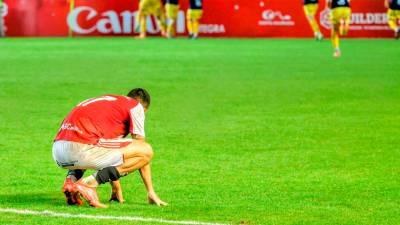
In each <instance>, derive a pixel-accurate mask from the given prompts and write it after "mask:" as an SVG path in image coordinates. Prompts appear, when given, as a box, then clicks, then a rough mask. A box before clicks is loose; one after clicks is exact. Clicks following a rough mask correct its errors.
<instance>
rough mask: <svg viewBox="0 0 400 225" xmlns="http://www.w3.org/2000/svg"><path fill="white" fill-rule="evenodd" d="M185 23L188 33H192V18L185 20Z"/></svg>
mask: <svg viewBox="0 0 400 225" xmlns="http://www.w3.org/2000/svg"><path fill="white" fill-rule="evenodd" d="M186 24H187V29H188V32H189V34H193V25H192V20H187V21H186Z"/></svg>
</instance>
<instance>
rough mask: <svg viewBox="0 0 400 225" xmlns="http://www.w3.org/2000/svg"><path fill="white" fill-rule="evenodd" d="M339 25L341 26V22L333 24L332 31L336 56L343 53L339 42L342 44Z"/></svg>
mask: <svg viewBox="0 0 400 225" xmlns="http://www.w3.org/2000/svg"><path fill="white" fill-rule="evenodd" d="M339 26H340V24H335V25H333V27H332V32H331V39H332V45H333V48H334V50H335V52H334V57H340V55H341V52H340V47H339V44H340V38H339Z"/></svg>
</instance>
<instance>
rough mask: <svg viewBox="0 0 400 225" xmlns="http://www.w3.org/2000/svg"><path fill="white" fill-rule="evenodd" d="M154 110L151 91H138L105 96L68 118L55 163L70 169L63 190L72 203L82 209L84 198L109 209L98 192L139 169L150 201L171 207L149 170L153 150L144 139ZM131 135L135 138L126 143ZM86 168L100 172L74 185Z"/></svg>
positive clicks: (57, 140) (79, 107) (58, 138)
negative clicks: (150, 109)
mask: <svg viewBox="0 0 400 225" xmlns="http://www.w3.org/2000/svg"><path fill="white" fill-rule="evenodd" d="M149 105H150V95H149V94H148V93H147V91H145V90H144V89H141V88H136V89H133V90H132V91H130V92H129V93H128V95H127V96H118V95H104V96H100V97H97V98H92V99H88V100H86V101H83V102H81V103H80V104H78V105H77V106H76V107H75V108H74V109H73V110H72V111H71V112H70V113H69V115H68V116H67V117H66V118H65V119H64V121H63V123H62V125H61V127H60V129H59V131H58V133H57V136H56V138H55V141H54V144H53V158H54V160H55V161H56V162H57V165H58V166H60V167H62V168H64V169H69V170H70V171H69V173H68V176H67V179H66V181H65V182H64V187H63V192H64V194H65V195H66V197H67V202H68V203H74V202H75V203H77V204H79V197H78V196H77V195H76V194H77V193H79V194H80V195H82V197H84V198H85V199H86V200H88V202H89V203H90V205H92V206H94V207H106V206H105V205H103V204H101V203H100V202H99V200H98V196H97V193H96V189H95V188H96V187H97V186H98V185H100V184H103V183H106V182H110V181H117V180H119V178H120V177H121V176H124V175H127V174H128V173H130V172H132V171H134V170H137V169H138V170H139V171H140V174H141V176H142V179H143V182H144V184H145V186H146V189H147V191H148V198H149V202H150V203H155V204H157V205H165V204H166V203H165V202H163V201H162V200H160V198H159V197H158V196H157V194H156V193H155V191H154V188H153V185H152V180H151V171H150V170H151V169H150V165H149V162H150V160H151V159H152V156H153V150H152V148H151V146H150V145H149V144H147V143H146V142H145V140H144V137H145V132H144V119H145V116H144V113H145V111H147V109H148V107H149ZM129 133H130V134H131V135H132V138H133V139H130V140H129V139H128V140H126V139H121V138H122V137H125V136H127V135H128V134H129ZM82 169H94V170H98V172H96V173H95V174H93V175H90V176H88V177H86V178H84V179H81V180H79V181H78V182H76V183H73V180H72V178H73V177H75V179H79V178H80V177H81V176H82V175H83V174H82V173H81V172H79V171H81V170H82ZM71 171H73V173H72V172H71ZM77 172H79V174H77ZM117 184H119V183H117ZM116 188H117V189H118V188H119V189H121V188H120V187H118V186H116ZM113 192H114V191H113ZM121 193H122V192H121ZM120 200H122V199H120Z"/></svg>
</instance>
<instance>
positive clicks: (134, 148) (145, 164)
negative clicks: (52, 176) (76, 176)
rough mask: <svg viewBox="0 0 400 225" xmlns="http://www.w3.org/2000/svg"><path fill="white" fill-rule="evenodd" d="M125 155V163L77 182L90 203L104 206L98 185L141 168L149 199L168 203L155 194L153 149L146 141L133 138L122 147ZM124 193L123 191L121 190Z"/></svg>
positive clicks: (80, 191)
mask: <svg viewBox="0 0 400 225" xmlns="http://www.w3.org/2000/svg"><path fill="white" fill-rule="evenodd" d="M120 151H121V152H122V154H123V157H124V163H123V164H122V165H120V166H117V167H107V168H104V169H102V170H100V171H98V172H96V173H95V174H93V175H90V176H88V177H86V178H84V179H82V180H81V181H79V182H77V183H76V184H77V186H79V187H77V188H76V189H77V191H78V192H79V193H80V194H81V195H82V197H84V198H85V199H86V200H87V201H88V202H89V203H90V205H92V206H94V207H104V205H103V204H101V203H100V202H99V200H98V197H97V193H96V189H95V188H96V187H97V186H98V185H100V184H103V183H106V182H109V181H110V180H111V181H117V180H118V179H119V178H120V177H121V176H124V175H127V174H128V173H130V172H133V171H135V170H138V169H140V172H141V174H142V179H143V182H144V183H145V186H146V188H147V191H148V196H149V199H150V200H151V201H152V202H154V203H155V204H157V205H159V206H161V205H165V204H166V203H165V202H163V201H161V200H160V199H159V198H158V196H157V195H156V194H155V191H154V188H153V185H152V181H151V172H150V165H149V162H150V160H151V159H152V157H153V149H152V148H151V146H150V145H149V144H147V143H145V142H144V141H138V140H133V142H132V143H131V144H129V145H128V146H127V147H124V148H122V149H120ZM121 193H122V192H121Z"/></svg>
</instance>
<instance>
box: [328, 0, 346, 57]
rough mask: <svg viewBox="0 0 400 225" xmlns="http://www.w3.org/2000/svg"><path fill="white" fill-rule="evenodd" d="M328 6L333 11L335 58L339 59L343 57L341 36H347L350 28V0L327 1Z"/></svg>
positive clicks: (332, 34)
mask: <svg viewBox="0 0 400 225" xmlns="http://www.w3.org/2000/svg"><path fill="white" fill-rule="evenodd" d="M327 5H328V7H329V8H330V9H331V15H330V16H331V23H332V31H331V39H332V45H333V47H334V54H333V56H334V57H336V58H338V57H340V56H341V51H340V47H339V44H340V43H339V42H340V36H346V35H347V33H348V31H349V28H350V19H351V18H350V17H351V8H350V0H327Z"/></svg>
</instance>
